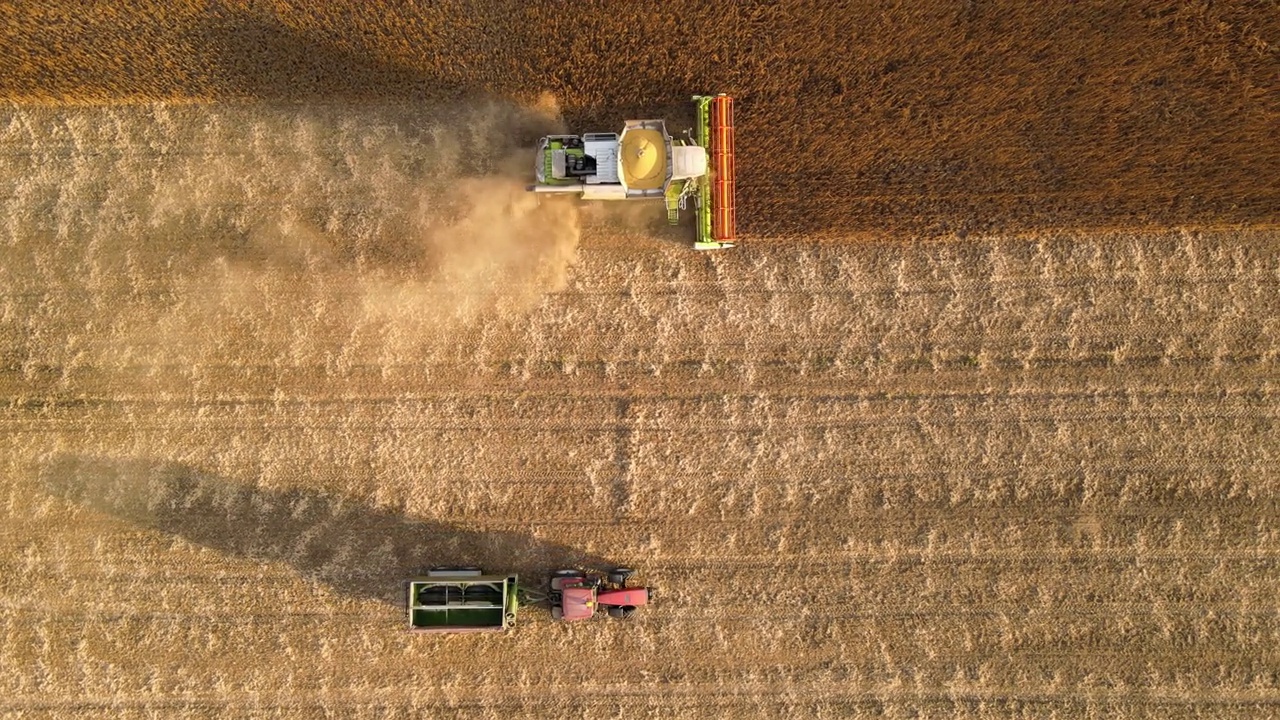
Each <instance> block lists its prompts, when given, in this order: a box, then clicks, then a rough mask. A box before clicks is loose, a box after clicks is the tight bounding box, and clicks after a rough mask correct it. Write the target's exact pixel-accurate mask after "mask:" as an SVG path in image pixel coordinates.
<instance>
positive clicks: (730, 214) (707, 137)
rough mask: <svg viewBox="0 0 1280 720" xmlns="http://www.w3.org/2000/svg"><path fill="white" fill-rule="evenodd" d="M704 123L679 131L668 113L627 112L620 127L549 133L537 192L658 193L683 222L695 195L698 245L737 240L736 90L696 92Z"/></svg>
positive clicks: (605, 196) (626, 196)
mask: <svg viewBox="0 0 1280 720" xmlns="http://www.w3.org/2000/svg"><path fill="white" fill-rule="evenodd" d="M693 101H694V106H695V108H696V110H697V115H698V126H697V128H695V132H694V133H693V134H692V136H691V137H690V138H689V139H688V140H684V139H676V138H673V137H671V135H670V134H668V132H667V128H666V123H665V122H663V121H662V120H628V121H627V122H626V123H624V125H623V128H622V132H621V133H587V134H585V135H581V136H579V135H548V136H547V137H544V138H542V141H541V142H540V143H539V145H538V156H537V160H536V162H535V163H534V172H535V175H536V177H537V183H536V184H533V185H530V186H529V190H530V191H531V192H538V193H565V194H576V195H578V196H579V197H581V198H582V199H584V200H657V199H659V198H661V199H662V200H663V201H664V202H665V203H666V207H667V220H668V222H670V223H671V224H673V225H675V224H677V223H679V220H680V212H681V211H682V210H686V209H687V208H688V203H689V201H690V200H691V199H692V201H693V205H694V209H695V210H696V212H697V223H696V225H697V232H698V238H697V240H696V241H695V242H694V248H695V249H698V250H721V249H725V248H731V247H733V246H734V244H735V241H736V240H737V215H736V212H735V207H734V194H735V188H734V172H735V171H734V160H733V156H734V152H733V98H731V97H729V96H728V95H725V94H723V93H722V94H720V95H695V96H694V97H693Z"/></svg>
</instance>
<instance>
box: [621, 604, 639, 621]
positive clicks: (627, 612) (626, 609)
mask: <svg viewBox="0 0 1280 720" xmlns="http://www.w3.org/2000/svg"><path fill="white" fill-rule="evenodd" d="M621 609H622V617H624V618H627V619H630V618H632V617H635V614H636V606H635V605H623V606H622V608H621Z"/></svg>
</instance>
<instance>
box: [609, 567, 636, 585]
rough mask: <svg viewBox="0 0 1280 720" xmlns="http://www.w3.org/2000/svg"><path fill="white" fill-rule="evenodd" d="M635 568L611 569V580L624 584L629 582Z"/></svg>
mask: <svg viewBox="0 0 1280 720" xmlns="http://www.w3.org/2000/svg"><path fill="white" fill-rule="evenodd" d="M635 572H636V571H635V570H632V569H631V568H614V569H613V570H610V571H609V582H610V583H612V584H614V585H619V586H623V585H626V584H627V578H629V577H631V576H632V575H634V574H635Z"/></svg>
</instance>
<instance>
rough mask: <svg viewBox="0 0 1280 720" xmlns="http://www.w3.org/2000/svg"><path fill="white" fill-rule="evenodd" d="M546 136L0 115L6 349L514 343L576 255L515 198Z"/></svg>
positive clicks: (280, 119)
mask: <svg viewBox="0 0 1280 720" xmlns="http://www.w3.org/2000/svg"><path fill="white" fill-rule="evenodd" d="M558 129H560V123H559V120H558V119H557V116H556V110H555V107H554V104H553V103H548V102H546V101H544V102H542V103H540V104H539V105H538V106H536V107H532V108H524V107H518V106H515V105H512V104H508V103H502V102H497V101H484V102H475V103H471V104H467V105H465V106H455V107H449V108H422V107H412V106H381V107H362V108H351V107H326V106H285V107H276V106H261V105H248V106H216V107H210V106H199V105H186V106H184V105H155V106H143V107H111V108H98V107H84V108H76V109H67V108H58V109H52V108H31V107H24V108H16V107H15V108H11V109H9V110H7V111H0V164H2V166H0V178H3V180H0V183H3V185H2V186H0V198H3V200H2V202H3V205H0V259H2V260H3V264H2V266H0V280H2V281H3V282H2V284H3V288H4V291H3V292H4V299H3V300H0V302H4V303H5V306H4V308H3V311H4V313H5V315H7V316H8V318H9V319H11V320H14V321H15V322H12V323H6V324H5V326H4V327H5V329H6V331H7V332H6V335H7V336H8V337H6V338H5V341H6V342H7V343H9V342H12V343H14V344H15V345H17V346H23V347H25V348H27V349H26V350H21V351H19V352H17V353H16V354H18V355H22V358H21V359H22V360H23V361H24V362H27V363H37V364H41V365H48V366H62V367H68V366H76V365H82V364H92V365H98V366H108V367H123V366H135V367H136V366H150V367H155V366H157V365H170V364H174V365H188V364H192V363H196V364H201V363H203V364H207V363H219V364H226V365H267V364H271V365H279V364H325V365H330V366H333V365H339V366H341V365H348V366H349V365H353V364H385V363H396V362H401V361H403V360H404V359H405V358H406V357H409V356H411V355H413V354H416V353H422V352H428V351H430V350H431V348H440V347H443V346H447V345H448V344H450V343H453V342H455V341H457V339H458V338H464V337H466V336H468V335H469V334H474V333H477V332H480V328H481V327H484V328H486V330H485V331H486V332H492V331H493V330H492V328H494V327H502V326H503V324H504V323H505V324H506V325H508V326H510V325H512V324H514V323H516V322H518V320H519V318H520V317H522V316H523V315H524V314H525V313H527V312H528V311H529V310H531V309H532V308H534V307H535V306H536V305H537V304H538V303H539V302H540V301H541V299H542V298H543V297H544V296H545V295H546V294H547V293H551V292H555V291H557V290H560V289H562V288H564V287H565V284H566V282H567V280H568V276H569V275H568V274H569V272H570V268H571V267H572V265H573V263H574V261H575V257H576V251H577V244H578V237H579V225H580V223H579V218H578V214H577V213H578V211H577V206H576V205H575V204H573V203H571V202H556V201H551V202H548V201H547V200H546V199H541V198H538V197H536V196H533V195H531V194H529V193H527V192H526V191H525V190H524V185H525V183H526V182H527V180H528V178H527V176H528V175H529V174H530V173H529V172H528V168H529V166H530V163H531V156H530V152H529V147H530V146H531V143H532V142H533V140H535V139H536V138H537V137H538V136H540V135H542V134H545V133H547V132H551V131H555V130H558ZM73 317H74V318H80V319H81V320H82V322H81V325H82V327H83V330H82V331H81V332H78V333H74V334H72V335H70V336H68V337H66V338H65V339H64V341H63V342H54V343H48V342H45V343H36V342H26V341H30V340H31V338H32V336H35V335H40V334H41V333H43V332H44V331H45V328H52V327H58V326H62V327H65V325H66V321H67V320H68V319H70V318H73ZM19 336H21V337H19ZM35 348H43V349H41V350H39V351H37V350H35ZM31 352H40V353H43V354H44V355H45V356H44V357H31Z"/></svg>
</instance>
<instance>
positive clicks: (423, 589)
mask: <svg viewBox="0 0 1280 720" xmlns="http://www.w3.org/2000/svg"><path fill="white" fill-rule="evenodd" d="M519 595H520V587H519V578H518V577H517V576H516V575H485V574H483V572H482V571H481V570H479V569H476V568H441V569H436V570H431V571H430V572H428V573H427V575H426V577H417V578H413V579H411V580H410V581H409V629H410V630H414V631H417V632H436V633H458V632H502V631H504V630H508V629H510V628H511V627H512V626H514V625H515V623H516V614H517V613H518V612H519V609H520V598H519Z"/></svg>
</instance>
